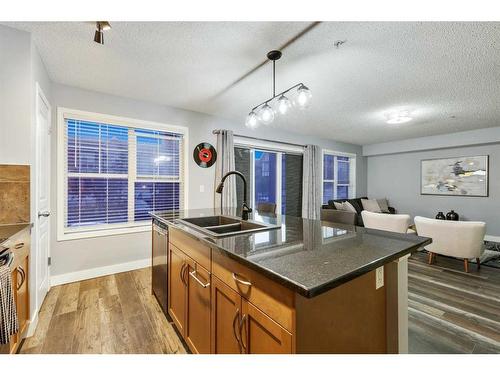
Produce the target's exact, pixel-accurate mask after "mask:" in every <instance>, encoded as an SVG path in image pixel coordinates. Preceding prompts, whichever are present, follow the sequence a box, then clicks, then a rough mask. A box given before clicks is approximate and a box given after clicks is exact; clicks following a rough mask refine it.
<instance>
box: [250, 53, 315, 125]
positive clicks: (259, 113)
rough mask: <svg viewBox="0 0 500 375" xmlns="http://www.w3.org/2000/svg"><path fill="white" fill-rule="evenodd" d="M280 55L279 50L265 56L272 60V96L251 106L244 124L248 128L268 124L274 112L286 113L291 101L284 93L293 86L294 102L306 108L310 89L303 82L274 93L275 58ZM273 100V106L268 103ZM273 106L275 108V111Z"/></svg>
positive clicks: (272, 119)
mask: <svg viewBox="0 0 500 375" xmlns="http://www.w3.org/2000/svg"><path fill="white" fill-rule="evenodd" d="M280 57H281V52H280V51H270V52H268V54H267V58H268V59H269V60H271V61H272V62H273V96H272V97H271V98H270V99H268V100H266V101H265V102H262V103H260V104H259V105H256V106H255V107H253V108H252V110H251V111H250V113H249V114H248V116H247V119H246V121H245V125H246V126H247V127H248V128H250V129H255V128H257V127H258V126H259V123H263V124H264V125H269V124H270V123H272V122H273V121H274V118H275V115H276V114H279V115H285V114H287V113H288V111H289V110H290V108H291V107H292V102H291V101H290V99H288V98H287V97H286V96H285V94H286V93H288V92H290V91H291V90H293V89H295V88H297V93H296V95H297V96H296V98H295V99H294V102H295V103H296V104H297V106H298V107H299V108H301V109H304V108H307V107H308V106H309V103H310V102H311V97H312V94H311V91H310V90H309V89H308V88H307V87H306V86H305V85H304V84H303V83H298V84H296V85H293V86H292V87H290V88H288V89H286V90H285V91H283V92H280V93H279V94H276V60H279V58H280ZM276 98H278V100H277V101H275V102H274V100H275V99H276ZM273 102H274V104H273V106H270V105H269V103H273ZM273 107H274V108H276V111H275V110H274V109H273Z"/></svg>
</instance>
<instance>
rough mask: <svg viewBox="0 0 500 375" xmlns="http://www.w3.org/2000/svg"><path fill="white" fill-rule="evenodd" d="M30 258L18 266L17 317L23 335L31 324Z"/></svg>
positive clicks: (20, 334) (21, 335)
mask: <svg viewBox="0 0 500 375" xmlns="http://www.w3.org/2000/svg"><path fill="white" fill-rule="evenodd" d="M28 260H29V257H26V258H24V260H23V261H22V262H21V265H19V266H18V267H17V268H16V273H17V279H16V283H15V285H16V289H17V290H16V308H17V318H18V320H19V336H20V337H23V336H24V333H25V332H26V329H27V328H28V324H29V319H30V317H29V305H30V300H29V293H28V284H29V280H28V267H29V264H28Z"/></svg>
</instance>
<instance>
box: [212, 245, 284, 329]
mask: <svg viewBox="0 0 500 375" xmlns="http://www.w3.org/2000/svg"><path fill="white" fill-rule="evenodd" d="M212 259H213V262H212V274H213V275H215V276H217V277H218V278H219V279H220V280H222V281H223V282H224V283H226V284H227V285H229V286H230V287H231V288H233V289H234V290H236V291H237V292H238V293H239V294H241V295H242V296H243V298H245V299H246V300H248V301H249V302H251V303H252V304H254V305H255V306H256V307H258V308H259V309H260V310H261V311H263V312H264V313H265V314H267V315H268V316H269V317H270V318H272V319H274V320H275V321H276V322H278V323H279V324H280V325H281V326H282V327H283V328H285V329H287V330H288V331H289V332H293V325H294V313H293V311H294V310H293V301H294V294H293V292H292V291H290V290H289V289H287V288H285V287H283V286H281V285H279V284H278V283H276V282H274V281H271V280H270V279H268V278H266V277H265V276H263V275H261V274H259V273H258V272H256V271H253V270H251V269H249V268H248V267H245V266H244V265H242V264H240V263H238V262H236V261H234V260H232V259H230V258H229V257H227V256H225V255H224V254H223V253H221V252H220V251H219V250H215V249H214V250H213V252H212Z"/></svg>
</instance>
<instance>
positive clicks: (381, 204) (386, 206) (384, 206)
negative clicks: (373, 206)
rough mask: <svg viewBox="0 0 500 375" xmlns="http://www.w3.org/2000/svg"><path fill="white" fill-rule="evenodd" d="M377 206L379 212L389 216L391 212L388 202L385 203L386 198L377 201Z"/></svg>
mask: <svg viewBox="0 0 500 375" xmlns="http://www.w3.org/2000/svg"><path fill="white" fill-rule="evenodd" d="M377 203H378V206H379V207H380V211H382V212H383V213H384V214H390V213H391V211H390V210H389V202H388V201H387V199H386V198H382V199H377Z"/></svg>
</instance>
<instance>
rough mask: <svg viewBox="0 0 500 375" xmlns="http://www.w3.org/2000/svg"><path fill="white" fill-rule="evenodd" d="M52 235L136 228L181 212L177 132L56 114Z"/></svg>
mask: <svg viewBox="0 0 500 375" xmlns="http://www.w3.org/2000/svg"><path fill="white" fill-rule="evenodd" d="M59 112H60V113H59V134H58V137H59V139H58V141H59V149H58V155H59V159H58V171H59V173H58V180H59V181H58V188H59V189H60V191H59V194H58V197H59V198H58V199H59V202H58V204H59V205H60V206H59V208H60V209H59V210H58V212H62V213H63V215H59V217H58V238H59V239H71V238H79V237H91V236H96V235H99V234H102V235H107V234H115V233H120V229H123V228H128V230H127V232H129V231H130V227H136V228H137V230H144V229H145V227H144V226H145V225H148V224H149V220H150V217H149V214H148V212H150V211H157V210H179V209H183V207H184V202H185V199H184V186H183V182H184V168H183V163H184V142H185V141H186V137H187V131H186V129H185V128H182V127H171V126H166V125H161V124H154V123H146V122H142V121H138V120H130V119H124V118H118V117H114V116H105V115H99V114H92V113H86V112H81V111H72V110H65V109H59Z"/></svg>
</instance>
